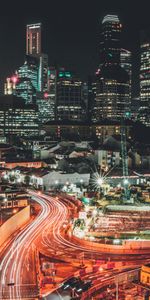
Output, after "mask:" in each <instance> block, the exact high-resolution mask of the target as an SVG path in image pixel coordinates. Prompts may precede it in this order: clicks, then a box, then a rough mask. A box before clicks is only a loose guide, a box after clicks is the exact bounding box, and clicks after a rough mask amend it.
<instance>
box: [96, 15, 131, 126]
mask: <svg viewBox="0 0 150 300" xmlns="http://www.w3.org/2000/svg"><path fill="white" fill-rule="evenodd" d="M121 28H122V25H121V23H120V21H119V18H118V16H116V15H107V16H105V17H104V19H103V21H102V32H101V42H100V65H99V69H98V70H97V72H96V84H95V93H96V96H95V104H94V108H93V116H92V119H93V121H95V122H96V121H99V120H101V119H112V120H116V119H121V118H122V117H123V116H124V114H125V112H126V111H129V110H130V91H129V75H128V73H127V72H126V71H125V69H124V68H122V67H121V65H120V52H121V46H120V36H121Z"/></svg>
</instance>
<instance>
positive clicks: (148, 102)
mask: <svg viewBox="0 0 150 300" xmlns="http://www.w3.org/2000/svg"><path fill="white" fill-rule="evenodd" d="M140 99H141V105H140V110H139V119H140V121H141V122H142V123H143V124H145V125H146V126H150V32H148V31H147V32H141V63H140Z"/></svg>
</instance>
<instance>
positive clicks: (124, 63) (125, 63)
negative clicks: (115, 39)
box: [120, 48, 132, 98]
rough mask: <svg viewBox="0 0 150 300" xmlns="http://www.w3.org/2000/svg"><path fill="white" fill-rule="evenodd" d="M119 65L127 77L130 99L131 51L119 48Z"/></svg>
mask: <svg viewBox="0 0 150 300" xmlns="http://www.w3.org/2000/svg"><path fill="white" fill-rule="evenodd" d="M120 65H121V67H122V68H123V69H124V70H126V72H127V73H128V75H129V84H130V98H131V87H132V53H131V51H129V50H127V49H123V48H121V52H120Z"/></svg>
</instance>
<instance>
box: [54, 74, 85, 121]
mask: <svg viewBox="0 0 150 300" xmlns="http://www.w3.org/2000/svg"><path fill="white" fill-rule="evenodd" d="M56 95H57V100H56V118H57V120H72V121H73V120H74V121H81V120H84V118H85V111H84V109H83V99H82V82H81V81H80V80H79V79H77V78H75V77H74V76H73V75H72V74H71V72H68V71H66V70H64V69H61V70H59V72H58V77H57V91H56Z"/></svg>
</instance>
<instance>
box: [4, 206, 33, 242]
mask: <svg viewBox="0 0 150 300" xmlns="http://www.w3.org/2000/svg"><path fill="white" fill-rule="evenodd" d="M29 219H30V206H29V205H28V206H26V207H25V208H23V209H22V210H20V211H19V212H18V213H16V214H15V215H14V216H12V217H11V218H10V219H8V220H7V221H6V222H5V223H4V224H3V225H2V226H1V227H0V247H1V246H2V244H3V243H4V242H6V240H7V239H8V238H9V237H10V236H11V235H12V234H13V233H14V232H15V231H16V230H18V229H19V228H20V227H21V226H23V225H24V224H25V223H27V222H28V221H29Z"/></svg>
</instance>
